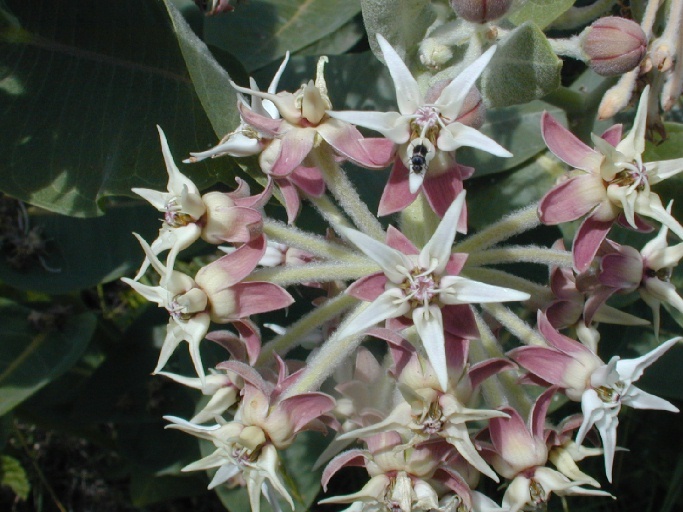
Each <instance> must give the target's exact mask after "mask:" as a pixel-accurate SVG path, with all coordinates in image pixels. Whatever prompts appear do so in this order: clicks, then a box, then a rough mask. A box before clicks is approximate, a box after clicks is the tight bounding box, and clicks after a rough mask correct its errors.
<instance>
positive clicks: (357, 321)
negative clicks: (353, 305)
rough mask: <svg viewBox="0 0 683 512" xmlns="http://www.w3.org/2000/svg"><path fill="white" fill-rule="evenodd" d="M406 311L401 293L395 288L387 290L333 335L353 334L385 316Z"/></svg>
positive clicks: (398, 314) (403, 313)
mask: <svg viewBox="0 0 683 512" xmlns="http://www.w3.org/2000/svg"><path fill="white" fill-rule="evenodd" d="M408 311H410V305H409V304H408V303H407V302H405V301H403V295H402V294H401V293H400V292H399V291H398V290H396V289H392V290H387V291H386V292H384V293H383V294H382V295H380V296H379V297H377V298H376V299H375V300H374V301H372V302H371V303H370V304H369V305H368V307H366V308H365V309H363V310H362V311H361V312H360V313H358V314H357V315H356V316H355V317H353V318H352V319H351V321H350V322H349V323H348V324H347V325H346V326H345V327H341V328H340V329H339V330H338V331H337V332H336V333H335V335H336V337H337V338H346V337H349V336H353V335H354V334H358V333H361V332H363V331H365V330H366V329H367V328H368V327H372V326H373V325H375V324H377V323H379V322H382V321H384V320H386V319H387V318H395V317H397V316H402V315H405V314H406V313H407V312H408Z"/></svg>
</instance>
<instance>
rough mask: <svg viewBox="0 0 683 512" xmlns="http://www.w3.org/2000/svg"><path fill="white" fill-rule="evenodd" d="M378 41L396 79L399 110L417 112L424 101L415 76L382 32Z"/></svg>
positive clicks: (395, 85)
mask: <svg viewBox="0 0 683 512" xmlns="http://www.w3.org/2000/svg"><path fill="white" fill-rule="evenodd" d="M377 42H378V43H379V46H380V48H381V49H382V55H383V56H384V62H385V63H386V65H387V67H388V68H389V73H391V78H392V80H393V81H394V87H395V88H396V102H397V103H398V110H399V111H400V112H401V114H408V115H410V114H413V113H415V111H416V110H417V109H418V107H420V106H422V103H423V99H422V95H421V94H420V88H419V86H418V85H417V81H416V80H415V79H414V78H413V75H412V74H411V73H410V70H409V69H408V66H406V65H405V63H404V62H403V60H401V57H399V55H398V53H396V50H394V49H393V48H392V46H391V45H390V44H389V42H388V41H387V40H386V39H384V37H382V35H381V34H377ZM475 79H476V78H475ZM469 90H470V88H469V87H467V89H466V91H469Z"/></svg>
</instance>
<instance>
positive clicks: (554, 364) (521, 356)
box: [507, 347, 574, 385]
mask: <svg viewBox="0 0 683 512" xmlns="http://www.w3.org/2000/svg"><path fill="white" fill-rule="evenodd" d="M507 355H508V356H509V357H510V358H512V359H513V360H515V361H516V362H517V363H519V365H520V366H522V367H523V368H526V369H527V370H528V371H529V372H531V373H533V374H534V375H536V376H537V377H540V378H541V379H543V380H544V381H546V382H548V383H550V384H554V385H560V384H562V376H563V375H564V374H565V373H566V371H567V369H568V368H569V366H570V365H572V364H573V363H574V359H573V358H572V357H571V356H569V355H566V354H563V353H562V352H558V351H557V350H553V349H551V348H545V347H519V348H516V349H514V350H511V351H510V352H508V353H507Z"/></svg>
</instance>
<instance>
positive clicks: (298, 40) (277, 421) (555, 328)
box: [3, 0, 683, 512]
mask: <svg viewBox="0 0 683 512" xmlns="http://www.w3.org/2000/svg"><path fill="white" fill-rule="evenodd" d="M147 3H148V4H149V5H150V6H152V5H154V7H153V9H156V10H157V11H158V13H159V14H162V15H163V17H164V20H165V23H167V25H166V26H167V28H169V30H171V31H172V32H173V34H174V36H175V39H174V40H171V41H170V43H173V44H175V46H174V49H175V50H178V51H177V52H176V54H177V55H179V56H180V55H181V56H182V59H183V60H182V65H181V66H180V68H179V69H181V71H179V72H182V73H183V75H184V76H186V77H187V78H186V79H185V80H186V81H187V84H186V85H188V87H189V88H190V92H191V94H192V95H193V98H195V99H198V102H196V105H195V107H197V106H198V105H201V108H202V109H203V111H205V117H206V118H208V121H209V122H210V124H211V126H212V128H213V130H214V135H212V134H211V133H210V132H209V131H207V130H204V129H197V130H196V131H195V130H193V131H192V136H191V137H187V133H186V132H187V130H188V126H191V125H192V124H193V123H194V122H195V121H194V119H193V118H192V117H190V116H187V115H184V117H182V119H176V121H173V116H169V115H168V111H173V109H175V108H176V107H175V106H174V104H173V103H172V102H167V103H164V104H163V105H162V104H161V103H162V101H163V100H164V99H165V97H164V94H165V92H164V91H160V92H159V97H158V98H156V99H155V97H154V95H151V100H150V101H155V102H157V103H158V104H159V105H160V108H163V109H164V110H166V111H167V112H166V113H165V114H164V115H163V116H160V117H159V118H158V119H155V118H154V117H153V116H148V117H149V118H148V119H145V123H146V125H145V126H144V128H145V130H144V133H145V138H146V142H145V144H149V143H150V141H151V140H153V139H154V137H152V132H151V129H149V128H150V127H153V126H154V125H155V124H156V125H157V134H158V138H156V140H158V142H159V144H160V150H159V152H160V154H161V156H162V157H163V166H161V164H160V163H159V162H160V161H161V160H160V159H157V160H155V161H154V162H155V163H154V166H155V169H154V170H151V169H150V171H149V173H148V171H147V168H145V169H143V170H140V168H139V164H138V163H137V162H136V163H135V166H134V167H131V170H133V171H134V172H129V173H128V174H126V173H125V171H124V170H122V171H116V172H115V176H114V177H108V178H107V180H108V181H109V182H107V183H104V184H103V185H102V187H103V188H101V190H112V188H111V182H112V180H113V182H115V181H116V179H119V181H121V182H122V183H125V186H126V187H128V188H130V191H131V192H130V194H129V196H130V197H132V196H135V197H136V198H137V199H138V200H140V199H141V200H144V203H145V204H144V206H141V205H142V202H143V201H138V202H136V203H132V204H135V205H136V206H135V208H136V215H135V217H136V218H138V217H144V218H149V219H150V222H151V221H154V222H155V223H156V220H155V219H158V223H156V225H155V227H150V222H147V221H145V222H144V223H143V222H141V221H140V222H141V223H140V227H139V228H138V227H136V225H135V224H134V223H133V222H131V221H128V220H126V222H125V223H123V224H125V227H127V228H128V227H130V228H131V229H130V231H133V232H134V234H135V236H134V237H133V236H132V235H130V236H131V240H129V242H128V244H129V246H137V248H136V249H135V251H136V252H130V251H129V254H128V255H127V256H126V260H125V261H127V262H128V261H135V269H131V268H130V267H129V268H128V269H127V270H128V273H127V274H126V275H125V276H123V277H122V276H121V272H123V270H118V272H119V273H118V274H117V273H116V272H113V273H112V274H111V275H112V277H111V279H113V278H114V277H116V278H118V277H121V279H120V281H114V282H113V286H118V287H119V288H118V289H119V293H121V294H123V296H125V297H127V300H128V303H126V304H125V306H124V307H125V308H127V310H128V311H129V312H128V317H129V319H130V318H132V317H134V316H137V317H138V319H137V320H136V324H135V325H137V326H138V330H137V331H133V332H134V333H136V334H135V336H137V339H135V340H134V343H135V344H139V345H145V346H150V345H149V344H150V333H149V330H146V327H145V326H150V325H156V326H157V327H156V328H155V330H154V339H155V343H156V349H155V350H156V352H155V355H154V356H153V360H152V361H149V360H146V361H148V366H146V368H145V371H146V372H151V373H152V374H154V377H153V378H152V381H153V382H161V383H162V385H163V386H171V387H173V389H174V390H176V391H177V390H178V389H181V387H180V386H182V387H184V388H186V390H184V391H182V393H183V396H184V397H185V400H187V401H188V403H189V406H180V405H178V406H177V407H176V406H174V405H177V403H174V402H173V401H169V402H168V404H166V403H164V402H163V401H162V402H161V403H162V405H163V407H157V406H155V407H153V408H152V409H148V410H147V413H148V414H151V415H153V420H154V422H155V423H154V425H155V426H156V428H157V432H158V433H159V435H161V432H162V424H159V423H158V422H159V421H160V420H161V418H162V416H163V421H164V423H163V426H165V429H166V430H165V432H164V435H168V432H169V431H171V432H172V433H173V434H174V437H173V439H176V440H179V441H178V442H179V443H185V444H190V445H191V446H193V447H196V446H199V449H200V451H201V453H200V452H199V451H197V450H196V448H195V449H194V450H191V451H189V452H183V454H182V456H178V457H177V458H175V459H174V460H173V461H174V465H173V467H169V468H167V471H168V473H166V474H173V475H180V474H190V475H203V474H208V475H209V484H208V488H209V489H215V490H216V491H217V492H218V494H219V496H220V497H221V499H222V500H223V503H224V504H225V506H226V507H227V508H228V509H230V510H236V511H237V510H240V511H241V510H248V509H250V510H253V511H255V512H258V511H260V510H270V509H272V510H278V511H279V510H283V511H286V510H321V511H324V510H341V509H343V510H348V511H353V512H360V511H368V512H369V511H373V512H374V511H377V512H380V511H392V512H398V511H401V512H409V511H425V512H428V511H443V512H466V511H467V512H493V511H505V512H518V511H532V510H533V511H535V510H546V509H548V508H550V509H559V507H566V508H565V509H566V510H574V508H572V506H573V505H572V504H573V503H583V504H585V503H590V504H591V505H590V506H593V507H596V508H594V510H603V509H604V510H608V509H610V508H609V507H612V506H614V505H613V500H617V503H619V500H620V499H621V496H620V490H619V488H618V487H615V486H614V485H613V483H614V482H616V483H618V479H619V477H618V475H619V467H621V466H629V465H634V464H635V465H637V464H638V463H639V462H638V461H637V460H634V459H635V458H636V457H634V455H633V454H630V453H628V452H627V451H625V450H622V446H623V444H622V442H623V439H624V436H625V434H624V432H623V430H624V428H623V419H624V415H625V414H627V412H626V411H628V410H629V409H634V410H639V409H650V410H654V411H657V412H656V413H655V414H656V416H654V415H653V416H652V417H653V418H657V419H656V421H662V422H663V421H672V422H678V421H679V419H678V418H677V417H676V418H675V419H673V420H672V419H669V418H667V415H668V414H670V413H677V412H678V408H677V407H676V405H675V404H674V402H675V401H676V400H677V399H679V398H680V397H681V396H682V394H681V389H683V381H682V380H681V377H680V374H674V375H669V376H666V375H663V374H662V372H657V371H654V367H653V365H657V367H658V368H659V367H660V366H659V365H661V364H664V363H665V362H666V361H667V360H669V361H675V359H676V358H680V355H681V349H680V347H679V346H678V345H680V343H681V342H682V341H683V337H682V336H681V333H682V332H683V327H681V325H683V320H682V319H683V299H682V298H681V296H680V295H679V291H678V289H677V288H678V287H677V284H678V283H679V279H678V278H677V277H676V267H677V265H678V263H679V261H680V260H681V258H682V257H683V225H681V223H680V220H679V219H681V218H682V217H681V211H680V210H679V209H678V208H679V207H680V205H679V202H681V203H683V196H680V195H678V191H679V190H681V187H680V183H681V181H680V179H681V178H680V173H681V172H683V145H682V144H681V142H682V140H681V133H683V130H681V125H680V124H677V123H676V122H675V121H676V120H680V119H681V101H680V97H681V92H682V89H683V59H681V58H680V55H681V54H683V31H681V25H682V24H683V1H680V0H668V1H658V0H639V1H636V0H633V1H631V2H626V3H624V2H616V1H614V0H595V1H588V2H576V3H575V5H574V2H571V1H557V2H537V1H534V0H526V1H525V0H479V1H475V0H450V1H449V2H447V1H445V0H442V1H438V0H432V1H431V2H430V1H428V0H414V1H407V0H392V1H389V0H362V1H361V2H360V4H358V3H357V2H342V1H338V2H337V1H329V2H325V1H322V0H321V1H318V2H313V3H312V4H313V5H309V4H311V2H295V3H296V4H297V5H296V6H295V7H294V11H293V12H290V9H291V6H286V5H285V4H286V2H280V1H276V0H272V1H262V2H259V1H258V0H251V1H250V2H229V1H213V2H210V1H209V2H195V3H196V4H197V6H198V7H199V8H200V9H201V11H203V12H204V13H205V15H206V16H205V17H203V15H202V16H198V15H197V14H198V11H197V10H196V7H197V6H194V5H193V4H192V3H191V2H180V1H175V0H173V1H172V0H164V2H163V3H162V2H152V1H151V0H150V1H149V2H147ZM9 4H10V6H9V8H8V10H7V11H6V19H7V20H8V21H7V24H8V26H12V27H14V29H13V30H15V31H19V32H20V31H21V30H25V31H27V33H30V30H31V24H30V23H29V22H28V21H25V20H27V19H30V15H29V14H27V13H26V12H25V11H23V10H22V9H19V8H18V7H16V9H17V11H16V12H14V11H13V10H12V7H13V2H9ZM162 4H163V8H162V7H160V6H162ZM150 8H152V7H150ZM315 9H319V11H316V10H315ZM3 12H5V11H4V8H3ZM286 14H287V15H291V16H290V17H287V16H285V15H286ZM278 16H280V19H278ZM354 16H356V17H355V18H354ZM266 18H268V19H267V20H266ZM22 23H26V25H22ZM326 24H327V25H329V26H326V27H322V26H324V25H326ZM7 30H9V29H7ZM35 30H38V29H35ZM7 33H9V32H7ZM35 41H39V40H38V39H36V40H35ZM269 41H270V42H272V41H277V44H270V42H269ZM170 43H169V44H170ZM11 44H13V45H18V44H20V43H19V42H13V43H11ZM35 45H37V46H38V43H35ZM218 47H222V48H218ZM226 51H227V52H229V53H231V54H232V56H227V55H226V53H225V52H226ZM140 66H141V68H140V69H138V68H135V70H137V71H136V72H143V71H142V69H143V66H144V65H143V64H140ZM5 80H6V79H5ZM150 80H152V78H150ZM8 87H10V86H9V85H8ZM93 108H94V107H90V110H89V112H90V111H92V109H93ZM178 108H179V111H178V113H177V115H178V116H180V115H181V111H180V107H178ZM183 114H186V113H184V112H183ZM202 115H204V114H202ZM106 122H108V120H104V121H102V123H106ZM202 122H204V121H202ZM205 124H206V123H205ZM180 127H182V128H180ZM183 137H185V138H184V139H183ZM107 143H108V144H116V140H115V139H111V140H108V141H107ZM26 144H31V142H30V140H29V141H27V142H26ZM12 158H14V157H12ZM111 165H112V166H114V167H115V166H116V164H115V163H112V164H111ZM150 166H151V164H150ZM65 172H66V171H65ZM160 173H161V174H163V177H161V176H160ZM164 173H165V174H164ZM123 176H125V178H122V177H123ZM66 177H67V178H64V179H61V180H60V179H55V180H54V181H53V187H57V188H58V189H59V187H61V189H60V190H61V192H62V194H69V193H70V192H69V188H68V187H70V186H71V187H76V188H77V189H78V185H77V183H78V180H79V179H80V178H79V176H78V174H69V173H68V172H67V174H66ZM117 186H119V185H117ZM107 187H109V189H108V188H107ZM15 188H16V187H15ZM114 188H115V187H114ZM119 188H123V185H121V186H120V187H119ZM79 190H80V189H79ZM101 190H98V191H97V197H100V194H101V193H102V192H101ZM116 191H117V192H120V193H123V192H124V191H123V190H120V189H119V190H116ZM8 192H9V193H12V192H16V191H14V190H13V189H12V187H10V188H9V189H8ZM18 196H19V198H21V199H27V200H28V202H29V203H31V202H32V199H33V200H34V201H33V202H34V203H35V204H37V205H39V206H43V207H47V208H48V209H50V208H51V207H52V208H51V209H53V210H57V211H59V210H60V209H64V206H63V205H64V204H65V203H64V199H63V196H60V195H54V194H53V195H49V194H48V195H45V194H40V193H32V195H30V197H24V196H22V195H21V194H18ZM35 198H38V199H37V200H36V199H35ZM114 202H115V201H114ZM124 203H125V202H124ZM124 203H120V204H124ZM76 204H77V201H73V202H72V204H71V206H72V210H71V211H70V212H69V213H72V214H73V213H75V212H76V209H75V208H76V207H75V205H76ZM125 204H129V203H125ZM98 207H99V206H98ZM83 208H84V209H87V208H90V206H87V205H86V206H83ZM116 208H117V206H116V204H114V205H112V206H111V207H110V208H109V211H108V212H107V213H106V215H105V217H106V216H110V217H112V216H116ZM155 210H156V211H155ZM26 217H27V219H28V216H26ZM23 222H24V226H25V228H24V231H23V232H21V230H19V231H20V232H21V233H23V236H25V237H26V236H28V233H29V231H28V230H29V227H28V220H24V221H23ZM11 244H12V240H11V239H10V238H9V237H5V238H3V248H4V249H5V250H6V251H9V250H13V251H15V252H16V251H19V249H18V248H14V249H12V247H13V246H12V245H11ZM8 248H9V249H8ZM48 249H49V245H46V246H45V247H42V246H40V247H38V248H35V249H34V253H33V254H34V256H32V257H33V262H32V264H33V265H34V266H38V267H40V268H41V269H42V271H43V272H46V273H55V274H59V273H60V272H61V271H62V269H60V268H53V267H52V266H51V265H52V260H50V259H49V258H48V256H49V251H48ZM12 257H13V258H15V259H16V258H17V254H15V253H12ZM67 270H68V269H67ZM131 270H132V271H131ZM120 285H125V286H120ZM142 298H144V299H146V301H148V302H149V303H151V304H152V306H154V305H156V306H159V308H161V309H160V310H159V311H158V312H159V313H161V315H156V312H155V311H154V308H153V307H152V308H148V309H147V311H148V312H149V315H147V313H145V314H142V315H141V314H140V311H142V310H144V309H146V306H145V305H144V302H143V300H142ZM133 301H136V303H135V304H133ZM131 311H133V312H135V313H131ZM152 313H155V315H156V316H155V317H154V318H155V319H153V318H152V316H151V315H152ZM53 328H54V326H53ZM119 329H122V327H121V326H119ZM46 332H47V331H46ZM660 359H661V362H659V363H658V361H659V360H660ZM129 363H130V361H129ZM669 364H670V365H671V364H673V363H671V362H670V363H669ZM651 367H652V368H651ZM94 375H95V376H96V375H97V372H94ZM641 379H642V381H641ZM667 383H668V384H667ZM163 392H164V388H163V387H162V388H161V391H160V392H159V393H161V394H162V395H163ZM86 396H87V393H86ZM91 399H94V398H91ZM76 403H78V402H76ZM81 403H83V402H81ZM161 409H163V410H161ZM150 411H151V412H150ZM638 413H641V411H635V412H633V413H628V414H629V415H632V416H637V414H638ZM629 417H631V416H629ZM660 418H661V419H660ZM152 435H154V433H153V434H152ZM197 440H198V441H197ZM195 443H196V444H195ZM164 449H165V450H171V451H172V450H173V448H172V447H171V446H165V448H164ZM651 456H652V457H658V455H657V454H656V453H651ZM350 468H351V469H350ZM176 477H177V476H176ZM177 478H178V477H177ZM574 496H581V497H583V498H573V497H574ZM577 499H578V500H580V501H576V502H575V501H574V500H577ZM669 506H671V505H669ZM599 507H603V508H599ZM624 510H626V509H624Z"/></svg>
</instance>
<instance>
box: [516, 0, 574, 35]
mask: <svg viewBox="0 0 683 512" xmlns="http://www.w3.org/2000/svg"><path fill="white" fill-rule="evenodd" d="M574 2H575V0H552V1H549V0H527V1H526V2H524V3H523V4H522V5H521V7H520V8H519V9H517V10H516V11H515V12H514V13H512V14H511V15H510V16H509V17H508V19H509V20H510V21H512V23H514V24H515V25H521V24H522V23H525V22H527V21H533V22H534V23H535V24H536V25H538V27H539V28H545V27H547V26H548V25H550V24H551V23H552V22H553V21H555V20H556V19H557V18H559V17H560V16H561V15H562V14H564V13H565V12H566V11H567V10H569V8H570V7H571V6H572V5H574Z"/></svg>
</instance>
